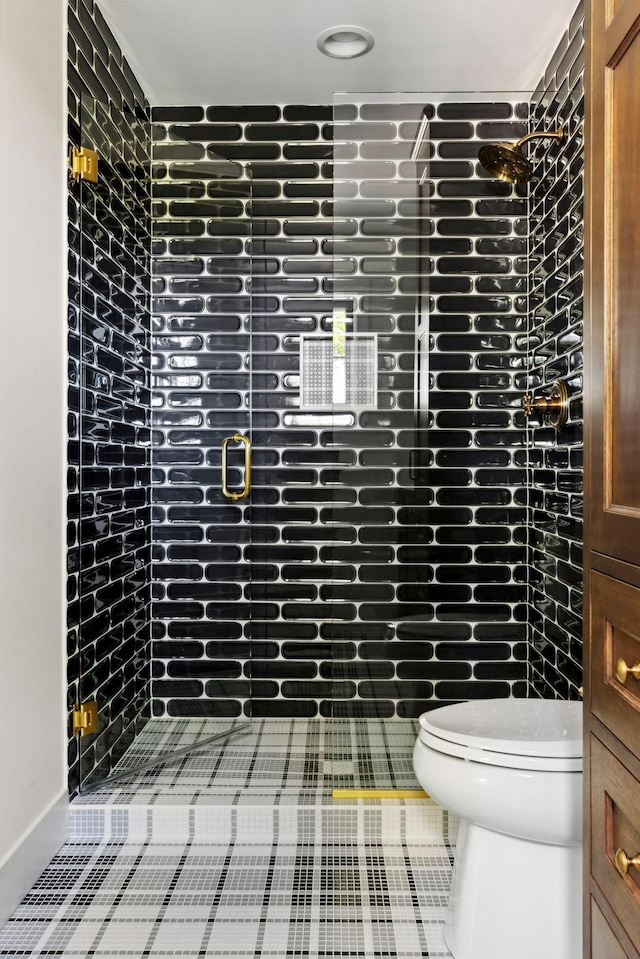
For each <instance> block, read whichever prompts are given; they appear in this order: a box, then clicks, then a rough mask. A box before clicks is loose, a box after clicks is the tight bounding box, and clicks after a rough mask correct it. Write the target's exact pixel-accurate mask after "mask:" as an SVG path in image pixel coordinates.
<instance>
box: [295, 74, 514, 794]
mask: <svg viewBox="0 0 640 959" xmlns="http://www.w3.org/2000/svg"><path fill="white" fill-rule="evenodd" d="M527 101H528V97H527V96H526V95H525V96H523V95H517V96H514V95H511V94H492V93H487V94H467V93H451V94H435V93H432V94H422V93H419V94H366V95H363V94H357V95H354V94H345V95H339V96H336V97H335V99H334V177H335V185H334V198H335V199H334V218H335V220H334V236H333V244H334V250H333V252H334V273H333V284H334V285H333V295H334V308H333V317H332V318H331V320H330V321H328V322H327V330H326V334H327V338H326V344H325V347H324V348H325V350H326V352H327V360H326V362H325V364H324V366H323V369H324V370H325V371H326V372H325V374H324V375H325V377H326V378H327V380H328V381H330V382H331V386H330V387H329V388H330V389H331V390H332V397H333V411H334V415H336V416H338V415H340V416H345V415H349V416H350V417H351V420H352V422H351V424H350V425H348V426H346V427H345V428H336V429H335V430H334V433H333V437H332V447H333V448H334V449H335V450H336V451H338V450H345V449H347V450H350V452H351V462H352V464H353V465H352V466H350V467H344V466H337V467H336V468H335V469H333V470H332V471H331V473H330V474H329V471H327V476H326V482H327V483H330V484H332V486H333V489H334V499H335V508H334V511H333V520H334V523H335V529H336V533H337V534H338V535H339V536H340V538H341V539H342V540H344V539H345V538H348V540H349V542H348V544H347V545H343V544H341V545H338V543H337V542H336V545H335V546H334V548H333V551H332V554H331V560H332V562H333V563H334V567H333V580H332V582H331V584H330V586H328V587H327V588H326V598H327V599H331V601H332V603H333V607H332V611H333V619H332V623H331V625H330V627H328V628H329V629H330V630H331V634H332V639H333V643H334V646H333V648H334V654H333V660H332V665H331V669H332V680H333V702H332V706H331V715H332V717H333V721H332V726H333V731H332V742H333V784H334V787H335V788H338V789H359V788H360V789H362V788H364V789H371V788H377V789H393V790H398V789H405V790H406V789H415V788H418V784H417V782H416V781H415V778H414V775H413V770H412V766H411V752H412V747H413V742H414V740H415V736H416V734H417V723H416V721H417V718H418V717H419V715H420V714H421V713H422V712H424V711H425V710H428V709H431V708H434V707H436V706H441V705H444V704H446V703H447V702H454V701H458V700H461V699H472V698H475V697H480V698H482V697H486V696H496V697H500V696H503V695H512V694H514V690H513V686H514V684H513V683H511V682H510V681H509V680H510V679H511V678H514V679H515V678H516V677H520V676H521V675H522V676H524V673H523V670H524V669H525V665H524V663H523V662H518V663H516V664H514V663H513V662H512V661H513V659H514V648H515V646H516V641H517V639H518V638H522V622H521V620H522V617H523V610H524V602H525V586H524V582H523V573H522V570H523V569H524V563H525V555H524V548H525V547H524V534H523V530H522V527H523V526H524V524H525V522H526V511H525V501H524V494H523V490H522V489H520V488H519V486H520V484H522V485H524V482H525V475H524V466H525V459H524V451H523V449H522V448H521V447H522V445H523V443H524V434H523V431H522V428H521V427H522V425H523V421H522V417H521V414H520V412H519V408H520V399H521V396H520V394H519V393H518V392H517V391H518V390H519V389H522V388H523V386H524V381H523V382H521V377H522V371H524V357H522V356H518V355H516V349H517V344H516V339H517V336H518V333H519V332H520V331H524V330H525V327H526V309H527V300H526V296H527V276H526V274H527V239H526V234H527V230H528V223H527V212H528V210H527V199H526V196H527V188H526V187H512V186H511V185H510V184H506V183H501V182H499V181H497V180H494V179H492V178H490V177H489V175H488V174H486V173H485V171H484V170H483V169H482V168H481V166H480V165H479V163H478V150H479V148H480V146H481V145H482V143H483V142H487V141H493V140H500V141H509V140H511V141H513V140H516V139H518V137H519V136H522V135H523V134H524V133H526V132H527V130H528V126H527V117H528V102H527ZM303 375H304V374H303ZM498 639H500V640H503V642H502V643H500V644H498V642H497V640H498ZM518 655H522V654H521V651H518ZM500 659H502V660H505V659H506V660H508V661H509V663H508V665H507V663H506V662H497V660H500ZM487 660H489V661H487ZM502 677H505V679H504V680H503V679H502ZM516 694H517V693H516Z"/></svg>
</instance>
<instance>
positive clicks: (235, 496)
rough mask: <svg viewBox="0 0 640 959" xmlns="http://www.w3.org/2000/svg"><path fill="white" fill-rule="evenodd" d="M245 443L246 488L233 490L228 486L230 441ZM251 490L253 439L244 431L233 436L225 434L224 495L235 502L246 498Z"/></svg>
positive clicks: (223, 455) (223, 453)
mask: <svg viewBox="0 0 640 959" xmlns="http://www.w3.org/2000/svg"><path fill="white" fill-rule="evenodd" d="M232 442H233V443H244V489H242V490H238V491H237V492H232V491H231V490H230V489H229V487H228V486H227V446H228V445H229V443H232ZM250 491H251V441H250V439H249V437H248V436H243V435H242V433H234V434H233V436H225V438H224V440H223V441H222V495H223V496H226V497H227V499H232V500H233V501H234V502H235V501H236V500H239V499H246V498H247V496H248V495H249V493H250Z"/></svg>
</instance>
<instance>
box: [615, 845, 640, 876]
mask: <svg viewBox="0 0 640 959" xmlns="http://www.w3.org/2000/svg"><path fill="white" fill-rule="evenodd" d="M615 864H616V869H617V870H618V872H619V873H620V875H621V876H626V875H627V873H628V872H629V869H630V868H631V869H640V853H638V854H637V856H634V857H633V859H629V857H628V856H627V854H626V852H625V851H624V849H616V854H615Z"/></svg>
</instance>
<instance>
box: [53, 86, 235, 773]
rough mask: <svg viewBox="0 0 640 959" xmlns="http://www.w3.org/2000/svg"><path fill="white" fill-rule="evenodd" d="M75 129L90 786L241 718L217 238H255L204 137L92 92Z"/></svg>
mask: <svg viewBox="0 0 640 959" xmlns="http://www.w3.org/2000/svg"><path fill="white" fill-rule="evenodd" d="M81 145H82V146H83V147H87V148H89V149H90V150H92V151H95V152H96V154H97V161H98V176H97V181H96V182H92V181H91V180H90V179H83V180H80V181H79V182H78V183H77V184H76V185H75V187H74V189H76V190H77V191H78V198H79V207H80V218H79V224H78V226H79V230H78V239H77V245H78V252H79V263H80V266H79V270H80V275H79V277H78V279H79V280H80V287H81V302H80V324H79V330H78V337H77V343H75V341H74V344H73V345H72V350H73V349H74V348H75V349H77V353H78V357H79V370H80V372H79V375H78V379H79V385H80V389H79V397H80V399H79V404H78V405H79V409H78V434H79V440H80V442H79V456H78V461H79V462H78V464H77V468H76V469H75V475H76V481H77V496H75V497H74V502H76V503H77V504H78V509H77V514H78V515H77V518H76V522H75V524H74V526H75V529H76V530H77V533H76V535H77V539H76V542H75V544H74V547H73V554H74V556H75V557H77V564H78V594H79V595H78V602H77V604H76V605H75V606H74V610H77V626H76V628H77V633H78V652H77V656H74V658H73V663H74V665H76V668H77V671H78V673H79V680H78V683H79V697H78V699H79V702H80V703H83V704H87V703H88V704H91V703H95V704H97V729H96V730H95V731H88V730H86V729H85V730H82V731H81V732H79V734H78V746H79V752H80V782H81V787H82V788H85V789H86V788H93V787H95V786H97V785H101V784H102V783H104V782H107V781H113V780H114V779H117V778H122V777H125V776H130V775H132V774H134V773H136V772H139V771H141V770H143V769H146V768H150V767H153V766H155V765H158V764H159V763H162V762H165V761H167V760H169V759H171V760H174V759H177V758H180V757H181V756H184V755H185V754H187V753H189V752H191V751H192V750H193V749H197V748H200V747H202V746H203V745H206V744H207V743H209V742H215V741H216V740H217V739H220V738H223V737H226V736H228V735H229V734H230V732H235V731H239V730H240V729H243V728H248V726H249V716H250V712H251V707H250V703H251V669H250V654H251V645H250V639H249V637H250V627H249V623H250V618H251V602H250V589H251V585H250V568H249V563H248V562H243V557H244V555H245V552H244V551H245V550H248V547H249V545H250V531H249V516H248V511H249V501H250V495H249V494H250V483H251V459H250V456H251V446H250V443H251V389H250V370H251V347H250V335H251V309H250V257H247V261H246V262H247V267H246V280H243V281H241V285H242V287H243V288H242V289H237V287H234V289H233V290H230V289H229V284H228V283H226V282H225V268H224V256H221V254H224V253H225V243H224V239H223V238H224V235H225V233H226V232H227V231H229V230H233V232H234V234H236V235H238V236H240V237H242V238H243V242H245V238H246V244H247V249H250V240H251V215H250V200H251V181H250V179H249V178H248V177H247V174H246V171H245V170H244V168H243V167H241V166H240V165H239V164H235V163H230V162H229V161H227V160H224V159H222V158H219V157H215V156H211V155H207V154H206V152H205V150H204V149H202V150H200V151H198V153H199V155H201V157H202V159H201V162H200V163H193V162H191V161H190V160H189V161H184V162H183V158H184V157H193V156H194V149H193V144H189V143H186V142H184V141H181V140H180V139H179V138H177V137H172V139H171V141H170V142H168V143H163V144H155V143H152V142H151V130H150V125H149V123H148V122H144V121H141V120H140V119H139V118H138V117H136V116H134V115H133V114H131V113H128V112H127V111H126V110H125V111H117V110H116V109H115V108H114V106H113V104H111V105H110V106H109V107H108V108H107V107H105V106H104V105H103V104H101V103H99V102H97V101H95V100H92V99H85V100H83V102H82V117H81ZM188 241H192V248H191V249H187V246H188ZM193 241H199V242H200V244H201V248H200V250H197V249H195V248H194V247H193ZM152 254H155V263H156V267H155V268H154V269H153V270H152V267H151V263H152V260H151V257H152ZM236 294H237V295H236ZM230 371H233V372H234V373H237V374H238V376H240V377H241V378H242V381H243V389H242V390H240V389H239V388H238V387H237V384H236V386H235V388H234V390H232V391H231V390H228V389H227V387H228V383H227V378H228V375H229V372H230ZM245 381H246V382H245ZM72 472H73V470H72ZM231 646H233V652H232V653H231V652H230V647H231ZM232 656H233V661H232ZM241 657H242V662H241V663H240V664H239V665H238V659H240V658H241ZM85 715H89V718H90V711H89V714H87V713H86V712H85Z"/></svg>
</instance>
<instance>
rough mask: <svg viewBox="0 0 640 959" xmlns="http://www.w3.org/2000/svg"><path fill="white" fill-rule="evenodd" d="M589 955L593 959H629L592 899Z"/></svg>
mask: <svg viewBox="0 0 640 959" xmlns="http://www.w3.org/2000/svg"><path fill="white" fill-rule="evenodd" d="M591 955H592V956H593V959H629V957H628V955H627V953H626V952H625V951H624V949H623V948H622V946H621V945H620V943H619V942H618V940H617V939H616V936H615V933H614V931H613V929H612V928H611V926H610V925H609V923H608V922H607V920H606V919H605V917H604V916H603V915H602V913H601V912H600V910H599V909H598V906H597V904H596V901H595V899H593V898H592V899H591Z"/></svg>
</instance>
